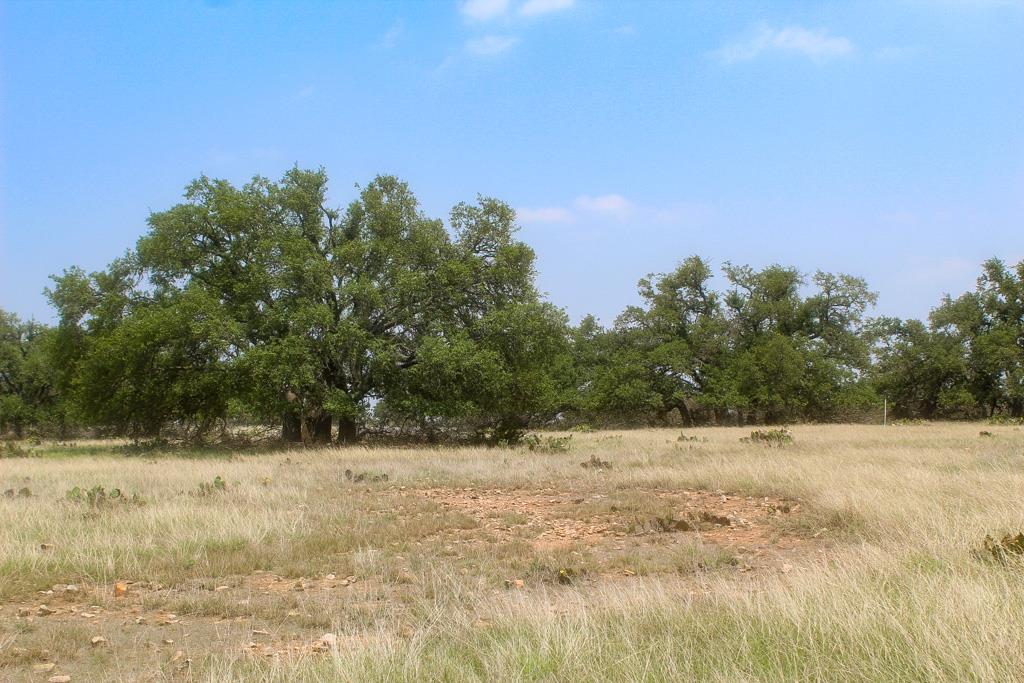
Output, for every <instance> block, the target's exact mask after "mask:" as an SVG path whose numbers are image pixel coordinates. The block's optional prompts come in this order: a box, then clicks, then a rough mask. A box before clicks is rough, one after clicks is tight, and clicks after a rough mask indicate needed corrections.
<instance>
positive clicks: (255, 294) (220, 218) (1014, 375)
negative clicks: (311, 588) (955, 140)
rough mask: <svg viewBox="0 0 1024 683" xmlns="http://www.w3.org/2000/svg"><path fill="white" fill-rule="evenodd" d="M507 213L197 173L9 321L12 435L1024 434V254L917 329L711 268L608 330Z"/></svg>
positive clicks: (651, 280)
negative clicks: (567, 308) (1018, 425)
mask: <svg viewBox="0 0 1024 683" xmlns="http://www.w3.org/2000/svg"><path fill="white" fill-rule="evenodd" d="M515 221H516V217H515V212H514V211H513V210H512V208H511V207H509V206H508V205H507V204H505V203H503V202H501V201H499V200H497V199H493V198H489V197H477V198H476V200H475V201H474V202H472V203H460V204H458V205H456V206H455V207H453V209H452V210H451V213H450V215H449V216H448V219H447V221H443V220H441V219H438V218H432V217H429V216H427V215H425V214H424V212H423V210H422V209H421V207H420V205H419V203H418V201H417V199H416V197H415V195H414V194H413V193H412V191H411V190H410V189H409V187H408V186H407V185H406V184H405V183H403V182H402V181H400V180H399V179H397V178H395V177H392V176H379V177H377V178H374V179H373V180H372V181H371V182H370V183H368V184H367V185H366V186H365V187H362V188H357V194H356V196H355V198H354V199H353V200H352V201H350V202H349V203H348V204H347V206H344V207H341V208H335V207H332V205H331V203H330V199H329V196H328V181H327V175H326V173H325V172H324V171H323V170H322V169H320V170H303V169H299V168H294V169H292V170H290V171H288V172H287V173H285V174H284V176H283V177H282V178H281V179H280V180H279V181H271V180H268V179H266V178H261V177H256V178H253V179H252V181H250V182H249V183H247V184H245V185H243V186H241V187H236V186H235V185H232V184H231V183H229V182H227V181H224V180H217V179H211V178H207V177H205V176H204V177H200V178H198V179H197V180H195V181H194V182H192V183H191V184H189V185H188V186H187V187H186V189H185V193H184V197H183V201H182V202H181V203H179V204H177V205H175V206H172V207H170V208H169V209H166V210H164V211H158V212H155V213H153V214H151V215H150V216H149V218H148V229H147V230H146V232H145V234H143V235H142V237H141V238H140V239H139V240H138V243H137V244H136V245H135V247H134V248H133V249H130V250H129V251H127V252H126V253H125V254H124V255H123V256H121V257H119V258H116V259H114V260H113V261H112V262H111V263H110V265H109V266H108V267H107V268H105V269H103V270H101V271H97V272H93V273H86V272H85V271H83V270H82V269H80V268H77V267H71V268H68V269H67V270H65V271H64V272H63V273H62V274H60V275H57V276H55V277H54V278H53V281H54V284H53V287H52V288H51V289H49V290H48V291H47V294H48V296H49V298H50V301H51V303H52V305H53V307H54V309H55V310H56V311H57V314H58V318H59V320H58V323H57V325H55V326H54V327H48V326H46V325H42V324H39V323H37V322H35V321H28V322H25V321H22V320H20V319H18V318H17V317H16V316H14V315H13V314H10V313H5V312H3V311H0V433H5V432H13V433H15V434H22V433H23V432H24V431H25V430H26V429H33V430H37V431H48V432H54V433H60V434H64V433H66V432H68V430H70V429H75V428H81V427H91V428H95V429H99V430H101V431H102V432H106V433H117V434H124V435H129V436H134V437H137V438H141V437H155V436H160V435H162V434H164V433H166V432H167V430H168V429H173V431H174V432H175V433H176V434H178V435H182V436H184V437H185V438H189V439H202V438H205V437H206V436H207V435H209V434H211V433H214V432H216V431H217V430H218V428H219V427H225V426H226V425H228V424H229V423H232V422H243V423H248V424H254V423H259V424H276V425H278V426H279V427H280V430H281V436H282V438H284V439H285V440H288V441H304V442H307V443H326V442H329V441H331V440H332V439H336V440H337V441H339V442H341V443H349V442H353V441H356V440H358V439H360V438H362V437H364V436H366V435H367V434H369V433H382V434H384V435H388V436H401V435H414V436H416V437H417V438H423V439H428V440H439V439H450V438H465V439H474V440H478V441H489V442H491V443H497V442H513V441H515V440H517V439H518V438H519V437H520V436H521V435H522V434H523V432H524V430H525V429H528V428H530V427H532V426H537V425H543V424H556V423H557V424H563V425H564V424H571V423H572V422H578V421H588V422H601V423H615V424H667V423H671V422H673V421H679V422H680V423H682V424H698V423H704V424H706V423H710V424H737V423H744V422H769V423H770V422H787V421H793V420H841V419H851V418H854V419H855V418H857V417H858V413H859V412H862V411H867V412H871V411H876V410H877V406H878V404H879V403H880V402H881V400H883V399H884V400H887V401H889V403H890V404H891V405H892V408H893V412H894V413H895V414H896V415H897V416H906V417H923V418H937V417H979V416H986V417H992V416H998V415H1005V416H1008V417H1010V418H1022V417H1024V262H1021V263H1018V264H1017V265H1016V266H1015V267H1011V266H1008V265H1007V264H1005V263H1004V262H1002V261H1000V260H999V259H995V258H993V259H991V260H989V261H987V262H985V263H984V264H983V266H982V273H981V277H980V278H979V279H978V283H977V287H976V288H975V289H974V291H971V292H966V293H963V294H961V295H959V296H957V297H956V298H954V297H952V296H949V295H947V296H945V297H944V298H943V299H942V300H941V302H940V303H939V305H938V306H937V307H936V308H935V309H934V310H933V311H932V313H931V315H930V316H929V319H928V320H927V321H918V320H899V319H895V318H888V317H878V318H871V317H868V316H869V313H870V310H871V308H872V306H873V305H874V303H875V301H876V295H875V293H874V292H872V291H871V290H870V289H869V287H868V285H867V283H866V282H865V281H864V280H863V279H861V278H858V277H855V276H852V275H846V274H834V273H827V272H822V271H818V272H815V273H813V274H804V273H801V272H800V271H798V270H797V269H795V268H792V267H787V266H784V265H778V264H773V265H769V266H767V267H764V268H760V269H758V268H754V267H751V266H747V265H735V264H730V263H726V264H724V266H723V267H722V269H721V272H720V273H719V274H716V272H715V270H714V269H713V268H712V267H711V265H710V264H709V263H708V262H707V261H705V260H704V259H702V258H700V257H699V256H690V257H688V258H686V259H684V260H683V261H681V262H680V263H679V265H678V266H677V267H676V268H675V269H674V270H672V271H671V272H668V273H662V274H654V275H648V276H647V277H645V278H643V279H641V280H640V281H639V283H638V287H637V293H638V299H639V302H638V304H637V305H633V306H629V307H627V308H626V309H625V310H624V311H623V312H622V313H621V315H619V316H618V317H617V318H616V319H615V321H614V323H613V324H612V325H611V326H610V327H608V328H605V327H602V326H601V324H600V323H599V322H598V321H597V320H596V319H595V318H593V317H592V316H587V317H585V318H583V319H582V320H581V321H580V322H579V323H578V324H577V325H575V326H572V325H570V324H569V320H568V318H567V316H566V315H565V313H564V312H563V311H562V310H561V309H559V308H557V307H556V306H555V305H554V304H552V303H551V302H548V301H546V300H545V299H544V297H542V296H541V295H540V293H539V292H538V291H537V288H536V285H535V278H536V272H535V267H534V260H535V257H534V253H533V250H532V249H531V248H530V247H529V246H528V245H526V244H525V243H523V242H522V241H520V240H519V239H518V238H517V234H516V233H517V227H516V222H515Z"/></svg>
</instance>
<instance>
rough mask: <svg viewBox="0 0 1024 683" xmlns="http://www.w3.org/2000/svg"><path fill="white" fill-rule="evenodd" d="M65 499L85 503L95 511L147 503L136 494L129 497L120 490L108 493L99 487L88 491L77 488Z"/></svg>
mask: <svg viewBox="0 0 1024 683" xmlns="http://www.w3.org/2000/svg"><path fill="white" fill-rule="evenodd" d="M65 498H67V499H68V500H69V501H71V502H73V503H83V504H85V505H87V506H89V507H90V508H92V509H93V510H100V509H104V508H107V507H109V506H111V505H114V504H122V505H143V504H144V503H145V501H143V500H142V498H141V497H139V495H138V494H136V493H133V494H132V495H131V496H127V495H125V494H124V493H122V492H121V489H119V488H113V489H110V491H107V490H106V489H105V488H104V487H103V486H99V485H97V486H93V487H92V488H88V489H86V488H81V487H78V486H75V487H74V488H72V489H70V490H69V491H68V492H67V493H66V494H65Z"/></svg>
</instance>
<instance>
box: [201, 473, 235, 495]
mask: <svg viewBox="0 0 1024 683" xmlns="http://www.w3.org/2000/svg"><path fill="white" fill-rule="evenodd" d="M227 490H228V485H227V482H225V481H224V480H223V479H222V478H221V476H220V475H219V474H218V475H217V476H216V477H214V478H213V483H211V484H207V483H206V482H205V481H204V482H200V483H199V490H198V491H197V492H196V495H197V496H212V495H213V494H215V493H223V492H224V491H227Z"/></svg>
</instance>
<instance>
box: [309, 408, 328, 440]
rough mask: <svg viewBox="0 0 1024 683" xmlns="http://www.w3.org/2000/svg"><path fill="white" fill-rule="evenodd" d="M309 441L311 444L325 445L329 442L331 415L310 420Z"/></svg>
mask: <svg viewBox="0 0 1024 683" xmlns="http://www.w3.org/2000/svg"><path fill="white" fill-rule="evenodd" d="M309 424H310V429H309V432H310V439H311V440H312V442H313V443H317V444H326V443H330V442H331V414H330V413H327V414H325V415H320V416H318V417H314V418H310V420H309Z"/></svg>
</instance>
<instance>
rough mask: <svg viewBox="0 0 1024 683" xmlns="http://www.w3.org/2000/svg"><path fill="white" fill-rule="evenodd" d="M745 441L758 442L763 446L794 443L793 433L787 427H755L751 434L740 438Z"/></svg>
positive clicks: (779, 445) (779, 446) (776, 446)
mask: <svg viewBox="0 0 1024 683" xmlns="http://www.w3.org/2000/svg"><path fill="white" fill-rule="evenodd" d="M740 441H742V442H743V443H757V444H761V445H762V446H769V447H775V448H781V447H782V446H786V445H788V444H791V443H793V435H792V433H790V431H789V430H788V429H786V428H782V429H755V430H754V431H752V432H750V436H747V437H743V438H742V439H740Z"/></svg>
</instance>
